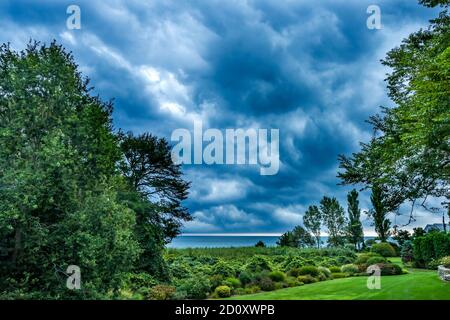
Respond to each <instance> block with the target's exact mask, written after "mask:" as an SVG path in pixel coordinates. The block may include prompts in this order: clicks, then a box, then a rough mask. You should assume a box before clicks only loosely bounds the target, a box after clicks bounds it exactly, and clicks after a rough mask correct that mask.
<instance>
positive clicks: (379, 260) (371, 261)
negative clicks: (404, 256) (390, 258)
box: [367, 256, 386, 266]
mask: <svg viewBox="0 0 450 320" xmlns="http://www.w3.org/2000/svg"><path fill="white" fill-rule="evenodd" d="M384 262H386V258H385V257H382V256H375V257H371V258H369V259H368V260H367V264H368V265H369V266H371V265H373V264H377V263H384Z"/></svg>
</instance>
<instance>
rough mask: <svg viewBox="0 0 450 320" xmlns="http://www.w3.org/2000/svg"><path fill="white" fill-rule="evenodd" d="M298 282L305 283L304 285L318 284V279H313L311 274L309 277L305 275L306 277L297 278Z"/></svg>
mask: <svg viewBox="0 0 450 320" xmlns="http://www.w3.org/2000/svg"><path fill="white" fill-rule="evenodd" d="M297 280H298V281H299V282H301V283H304V284H308V283H314V282H317V281H318V280H317V279H316V278H314V277H313V276H312V275H310V274H307V275H304V276H298V277H297Z"/></svg>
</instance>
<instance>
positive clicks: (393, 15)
mask: <svg viewBox="0 0 450 320" xmlns="http://www.w3.org/2000/svg"><path fill="white" fill-rule="evenodd" d="M372 4H375V5H378V6H379V7H380V9H381V23H382V28H381V29H379V30H376V29H372V30H371V29H368V28H367V26H366V20H367V18H368V17H369V15H370V14H368V13H367V12H366V11H367V8H368V6H369V5H372ZM69 5H78V6H79V8H80V10H81V29H73V30H72V29H68V28H67V25H66V20H67V18H68V17H69V16H70V14H67V13H66V9H67V7H68V6H69ZM435 15H436V10H432V9H427V8H424V7H422V6H420V5H418V4H417V2H416V1H413V0H389V1H387V0H386V1H376V2H374V1H364V0H345V1H341V0H337V1H336V0H335V1H328V0H327V1H312V0H309V1H306V0H297V1H293V0H287V1H278V0H270V1H269V0H268V1H263V0H254V1H244V0H242V1H234V0H226V1H225V0H221V1H217V0H202V1H201V0H196V1H194V0H191V1H182V0H178V1H137V0H132V1H130V0H123V1H118V0H116V1H100V0H98V1H95V0H90V1H17V0H12V1H1V3H0V30H1V31H0V41H1V42H2V43H3V42H10V43H11V46H12V47H13V48H15V49H18V50H20V49H23V48H25V46H26V44H27V43H28V41H29V40H30V39H35V40H39V41H43V42H46V43H48V42H50V41H51V40H53V39H56V41H57V42H58V43H60V44H62V45H63V46H64V47H65V48H66V49H67V50H68V51H71V52H72V53H73V55H74V57H75V60H76V61H77V63H78V64H79V67H80V70H81V71H82V73H83V75H85V76H88V77H89V78H90V79H91V84H92V85H93V86H94V87H95V89H94V92H95V93H97V94H99V95H100V96H101V98H102V99H104V100H109V99H114V105H115V110H114V124H115V127H116V128H117V129H118V128H121V129H123V130H125V131H128V130H131V131H133V132H135V133H142V132H146V131H147V132H151V133H153V134H156V135H158V136H160V137H165V138H167V139H169V140H170V136H171V133H172V131H173V130H175V129H177V128H187V129H189V130H191V129H192V126H193V121H195V120H197V121H202V122H203V126H204V129H207V128H216V129H219V130H225V129H226V128H243V129H249V128H254V129H259V128H264V129H271V128H275V129H279V130H280V140H279V141H280V150H279V155H280V170H279V172H278V174H276V175H272V176H262V175H260V172H259V169H258V168H256V167H255V166H245V165H185V166H183V170H184V172H185V173H186V177H187V179H188V180H190V181H192V188H191V190H190V197H189V200H187V201H186V202H185V205H186V206H187V207H188V208H189V210H190V212H191V213H192V215H193V216H194V218H195V219H194V221H192V222H189V223H188V224H186V226H185V228H184V232H186V233H243V232H245V233H279V232H284V231H286V230H287V229H289V228H292V227H293V226H294V225H296V224H299V223H301V221H302V215H303V213H304V211H305V210H306V208H307V207H308V206H309V205H311V204H317V203H318V202H319V201H320V199H321V198H322V197H323V196H324V195H328V196H335V197H337V198H338V199H339V201H340V202H341V204H342V205H344V207H345V208H346V193H347V192H348V191H349V190H351V188H352V187H350V186H349V187H343V186H338V185H337V183H338V182H339V181H338V179H337V178H336V173H337V171H338V162H337V156H338V154H350V153H351V152H355V151H357V150H358V145H359V142H360V141H368V140H369V139H370V137H371V135H372V130H371V128H370V126H369V125H368V124H367V123H365V122H364V120H366V119H367V118H368V117H369V116H370V115H372V114H375V113H377V112H378V111H379V109H378V108H379V106H380V105H384V106H392V102H391V101H390V100H389V99H388V97H387V91H386V87H385V83H384V81H383V79H384V78H385V74H386V72H388V70H387V69H386V68H385V67H383V66H382V65H381V64H380V62H379V60H380V59H382V58H383V57H384V56H385V53H386V52H387V51H388V50H389V49H391V48H393V47H395V46H397V45H399V44H400V43H401V40H402V39H403V38H404V37H406V36H407V35H408V34H409V33H411V32H413V31H416V30H418V29H420V28H424V27H426V26H427V25H428V20H429V19H431V18H432V17H434V16H435ZM360 201H361V207H362V208H363V209H364V210H366V209H368V208H369V207H370V204H369V201H368V194H367V193H366V192H363V193H362V194H361V197H360ZM417 210H418V211H417V218H418V220H417V222H416V223H415V224H413V225H410V226H408V227H407V228H408V229H411V228H412V227H414V226H424V225H425V224H426V223H431V222H439V221H440V216H439V215H433V214H431V213H427V212H424V211H423V210H420V209H417ZM402 212H404V213H405V216H398V217H394V216H392V217H391V219H392V221H393V222H396V223H397V224H402V223H405V222H406V221H407V213H408V212H409V208H403V209H402ZM363 222H364V225H365V229H366V232H367V233H368V234H370V233H373V227H371V225H370V221H368V220H367V217H366V216H365V215H363Z"/></svg>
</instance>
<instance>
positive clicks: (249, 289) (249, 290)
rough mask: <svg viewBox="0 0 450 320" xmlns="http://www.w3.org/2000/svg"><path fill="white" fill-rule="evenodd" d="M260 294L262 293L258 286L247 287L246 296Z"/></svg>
mask: <svg viewBox="0 0 450 320" xmlns="http://www.w3.org/2000/svg"><path fill="white" fill-rule="evenodd" d="M258 292H261V288H260V287H259V286H257V285H252V286H248V287H245V293H246V294H252V293H258Z"/></svg>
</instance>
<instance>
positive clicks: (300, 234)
mask: <svg viewBox="0 0 450 320" xmlns="http://www.w3.org/2000/svg"><path fill="white" fill-rule="evenodd" d="M277 245H279V246H281V247H293V248H304V247H311V246H314V245H315V241H314V239H313V238H312V237H311V235H310V234H309V232H308V231H306V230H305V228H303V227H302V226H296V227H294V229H293V230H292V231H288V232H286V233H283V234H282V235H281V236H280V238H279V239H278V241H277Z"/></svg>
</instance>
